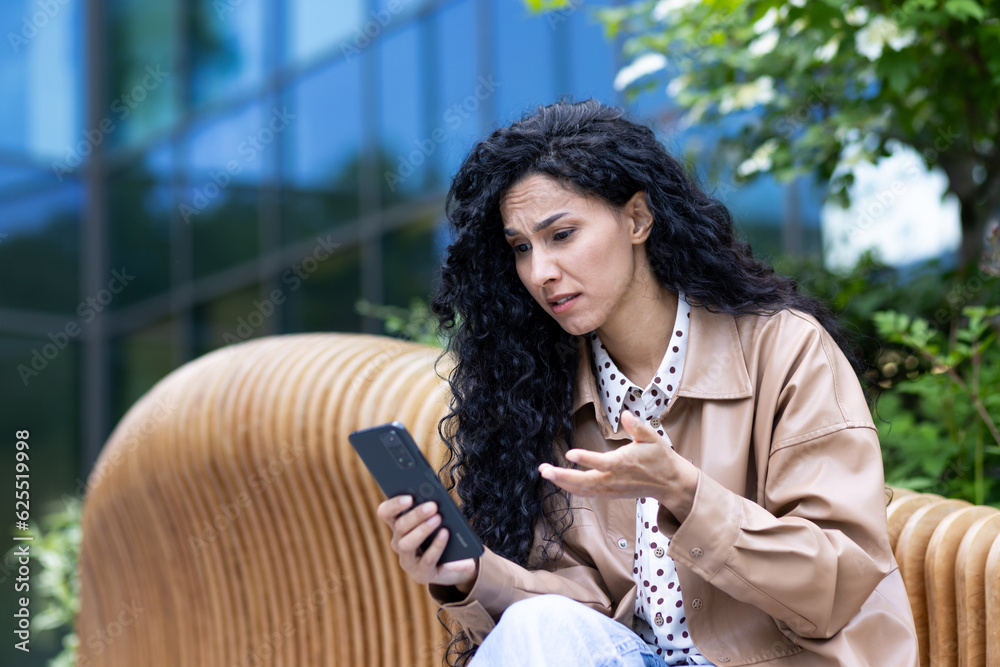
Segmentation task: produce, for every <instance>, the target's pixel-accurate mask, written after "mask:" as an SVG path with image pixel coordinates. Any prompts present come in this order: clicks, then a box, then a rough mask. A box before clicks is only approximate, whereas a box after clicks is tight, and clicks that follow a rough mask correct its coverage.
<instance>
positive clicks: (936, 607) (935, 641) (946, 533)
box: [924, 506, 998, 667]
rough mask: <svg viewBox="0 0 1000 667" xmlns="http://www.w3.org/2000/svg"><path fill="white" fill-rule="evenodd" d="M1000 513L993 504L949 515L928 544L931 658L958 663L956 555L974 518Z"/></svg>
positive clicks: (949, 665) (951, 665) (948, 666)
mask: <svg viewBox="0 0 1000 667" xmlns="http://www.w3.org/2000/svg"><path fill="white" fill-rule="evenodd" d="M993 514H998V512H997V510H995V509H993V508H992V507H983V506H972V507H966V508H965V509H961V510H958V511H957V512H954V513H952V514H949V515H948V516H946V517H945V518H944V519H943V520H942V521H941V523H940V524H939V525H938V527H937V529H936V530H935V531H934V534H933V535H932V536H931V541H930V543H929V544H928V545H927V558H926V560H925V564H924V579H925V581H926V588H927V625H928V635H929V637H930V647H929V650H930V662H931V664H932V665H935V666H940V667H958V641H959V637H958V635H959V632H960V630H959V627H958V612H957V609H956V605H957V601H956V599H955V558H956V556H957V555H958V547H959V545H960V544H961V542H962V538H963V537H965V533H966V531H967V530H968V529H969V526H971V525H972V524H973V523H974V522H975V521H977V520H978V519H981V518H983V517H986V516H991V515H993Z"/></svg>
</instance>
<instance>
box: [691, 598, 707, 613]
mask: <svg viewBox="0 0 1000 667" xmlns="http://www.w3.org/2000/svg"><path fill="white" fill-rule="evenodd" d="M704 604H705V603H704V602H702V601H701V598H695V599H693V600H691V608H692V609H694V610H695V611H698V610H699V609H701V608H702V607H703V606H704Z"/></svg>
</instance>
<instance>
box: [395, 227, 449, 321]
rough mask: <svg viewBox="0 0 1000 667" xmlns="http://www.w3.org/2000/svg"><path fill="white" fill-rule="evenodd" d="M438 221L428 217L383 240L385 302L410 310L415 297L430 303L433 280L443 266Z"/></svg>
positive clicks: (398, 230) (397, 230) (396, 231)
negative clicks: (438, 238)
mask: <svg viewBox="0 0 1000 667" xmlns="http://www.w3.org/2000/svg"><path fill="white" fill-rule="evenodd" d="M436 222H437V220H436V217H435V216H428V217H426V218H424V219H422V220H416V221H414V223H413V224H410V225H407V226H406V227H403V228H400V229H396V230H394V231H392V232H389V233H387V234H386V235H385V236H384V237H382V252H383V259H382V262H383V264H382V266H383V267H384V276H385V278H384V285H385V302H386V303H388V304H392V305H396V306H408V305H409V303H410V299H412V298H414V297H416V298H419V299H422V300H423V301H427V300H428V299H429V296H430V291H431V280H432V278H433V276H434V273H435V271H436V270H437V269H438V267H439V266H440V264H441V257H439V256H438V250H437V225H436Z"/></svg>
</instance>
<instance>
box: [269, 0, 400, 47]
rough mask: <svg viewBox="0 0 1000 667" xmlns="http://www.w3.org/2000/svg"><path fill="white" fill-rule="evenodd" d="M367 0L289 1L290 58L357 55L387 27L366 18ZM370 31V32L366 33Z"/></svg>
mask: <svg viewBox="0 0 1000 667" xmlns="http://www.w3.org/2000/svg"><path fill="white" fill-rule="evenodd" d="M367 4H368V3H367V2H365V0H289V2H288V18H287V21H288V39H287V42H288V59H289V60H293V61H295V60H306V59H310V58H314V57H316V56H318V55H321V54H323V53H324V52H327V51H340V52H341V53H344V54H345V55H348V56H350V55H356V54H357V51H359V50H360V49H364V48H365V47H367V46H368V44H370V39H371V35H374V36H376V37H377V36H378V35H379V34H381V32H382V30H383V26H382V25H381V24H380V23H379V22H378V21H376V20H375V19H373V18H372V17H371V16H370V15H366V11H365V8H366V5H367ZM365 30H367V33H365V32H364V31H365Z"/></svg>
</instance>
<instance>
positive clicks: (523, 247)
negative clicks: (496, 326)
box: [500, 174, 652, 335]
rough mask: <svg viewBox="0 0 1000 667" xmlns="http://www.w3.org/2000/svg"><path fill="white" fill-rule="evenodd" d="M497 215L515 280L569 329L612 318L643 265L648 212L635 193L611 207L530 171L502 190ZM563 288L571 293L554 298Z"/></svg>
mask: <svg viewBox="0 0 1000 667" xmlns="http://www.w3.org/2000/svg"><path fill="white" fill-rule="evenodd" d="M500 215H501V217H502V218H503V225H504V237H505V238H506V240H507V243H508V244H509V245H510V247H511V252H513V253H514V262H515V265H516V267H517V274H518V276H519V277H520V278H521V282H522V283H523V284H524V286H525V288H526V289H527V290H528V292H529V293H531V296H532V297H534V299H535V301H537V302H538V303H539V305H541V307H542V308H543V309H544V310H545V311H546V312H547V313H549V314H550V315H551V316H552V317H553V318H555V320H556V321H557V322H559V324H560V326H562V328H563V329H564V330H565V331H567V332H568V333H571V334H574V335H581V334H585V333H587V332H590V331H593V330H595V329H597V328H598V327H601V326H603V325H604V324H605V323H606V322H607V321H608V320H609V319H610V318H614V317H615V315H616V314H617V313H618V312H619V310H620V309H621V307H622V304H624V303H625V302H626V300H627V299H626V297H627V295H628V294H629V290H630V287H631V286H633V285H634V284H635V281H636V280H637V279H638V278H639V275H638V271H642V270H646V271H648V263H647V262H646V260H645V247H644V246H643V243H644V242H645V240H646V238H647V237H648V236H649V229H650V228H651V226H652V216H651V215H650V214H649V210H648V208H647V207H646V200H645V196H644V193H642V192H638V193H636V196H634V197H633V198H632V199H631V200H630V201H629V202H627V203H626V204H625V206H623V207H622V208H621V209H615V208H612V207H610V206H609V205H608V204H606V203H605V202H604V200H602V199H600V198H597V197H592V196H591V197H584V196H581V195H579V194H577V193H575V192H572V191H570V190H569V189H567V188H566V187H564V186H562V185H561V184H560V183H559V182H558V181H556V180H555V179H553V178H552V177H550V176H547V175H542V174H532V175H531V176H528V177H526V178H524V179H522V180H521V181H520V182H519V183H517V184H516V185H514V186H513V187H512V188H511V189H510V190H508V191H507V193H506V195H505V196H504V198H503V199H502V201H501V203H500ZM566 295H573V298H572V299H570V300H569V301H568V302H566V303H564V304H562V305H557V304H556V303H554V301H555V300H556V299H559V298H560V297H564V296H566Z"/></svg>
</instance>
